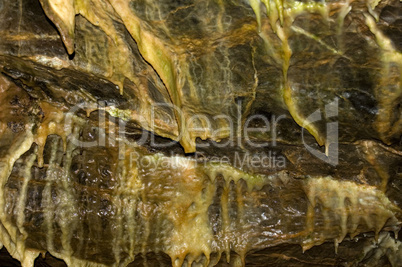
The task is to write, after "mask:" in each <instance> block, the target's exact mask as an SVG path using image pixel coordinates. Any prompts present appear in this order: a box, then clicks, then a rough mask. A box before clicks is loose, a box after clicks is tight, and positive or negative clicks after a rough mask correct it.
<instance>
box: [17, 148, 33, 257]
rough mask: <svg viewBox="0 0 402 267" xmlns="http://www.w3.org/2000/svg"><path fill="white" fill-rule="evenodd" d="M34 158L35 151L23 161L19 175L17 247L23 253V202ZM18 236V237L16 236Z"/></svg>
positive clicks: (25, 197) (25, 234)
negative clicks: (21, 181)
mask: <svg viewBox="0 0 402 267" xmlns="http://www.w3.org/2000/svg"><path fill="white" fill-rule="evenodd" d="M35 159H36V153H33V154H32V155H30V156H29V158H28V159H27V160H26V162H25V168H24V169H23V170H22V171H21V172H20V175H21V176H22V178H23V179H24V181H23V183H22V186H21V189H20V194H19V197H18V204H17V211H18V213H17V228H18V230H19V232H20V233H21V234H22V236H21V240H18V239H17V240H18V241H20V242H18V241H17V249H18V251H19V252H20V253H21V254H22V255H24V254H25V244H24V241H25V239H26V238H27V237H28V233H27V232H26V231H25V229H24V222H25V212H24V211H25V203H26V199H27V194H28V183H29V181H30V180H31V178H32V173H31V169H32V165H33V164H34V162H35ZM17 238H18V237H17Z"/></svg>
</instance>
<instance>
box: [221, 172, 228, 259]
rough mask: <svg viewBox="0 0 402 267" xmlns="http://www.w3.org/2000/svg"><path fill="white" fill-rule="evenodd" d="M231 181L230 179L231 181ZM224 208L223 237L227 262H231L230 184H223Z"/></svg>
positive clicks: (222, 200) (222, 199) (222, 204)
mask: <svg viewBox="0 0 402 267" xmlns="http://www.w3.org/2000/svg"><path fill="white" fill-rule="evenodd" d="M229 180H230V179H228V181H229ZM221 206H222V226H221V227H222V236H223V242H224V244H223V245H224V249H225V253H226V261H227V262H228V263H229V262H230V236H229V234H230V229H229V228H230V218H229V183H228V182H224V183H223V190H222V196H221Z"/></svg>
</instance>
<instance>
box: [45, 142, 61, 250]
mask: <svg viewBox="0 0 402 267" xmlns="http://www.w3.org/2000/svg"><path fill="white" fill-rule="evenodd" d="M57 150H58V139H57V138H53V139H52V145H51V152H50V160H49V167H48V169H47V171H46V185H45V188H44V189H43V197H44V202H45V211H44V217H45V225H46V244H47V250H48V251H51V252H52V251H54V244H53V242H54V231H53V219H54V218H53V215H54V210H55V203H54V202H53V201H52V183H53V181H54V180H55V179H57V174H56V173H55V171H54V170H55V168H57V162H56V161H57V159H56V157H57Z"/></svg>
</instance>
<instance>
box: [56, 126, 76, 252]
mask: <svg viewBox="0 0 402 267" xmlns="http://www.w3.org/2000/svg"><path fill="white" fill-rule="evenodd" d="M79 132H80V128H79V127H78V126H74V128H73V133H72V136H71V138H74V139H75V140H78V138H79ZM75 148H76V147H75V145H74V144H73V142H68V144H67V151H66V153H65V155H64V158H63V173H62V174H61V175H60V176H61V177H60V178H61V184H62V188H63V191H64V192H62V193H61V195H60V197H61V201H63V203H61V206H62V207H60V208H61V209H60V219H59V221H58V223H59V225H60V229H61V232H62V236H61V237H60V238H61V246H62V251H64V253H65V255H66V256H67V257H71V255H72V254H73V250H72V247H71V238H72V233H73V231H74V229H75V227H76V223H77V222H76V219H75V217H76V215H77V214H78V213H77V211H76V207H75V201H74V195H73V190H72V188H71V183H70V182H69V173H70V169H71V162H72V154H73V151H74V149H75Z"/></svg>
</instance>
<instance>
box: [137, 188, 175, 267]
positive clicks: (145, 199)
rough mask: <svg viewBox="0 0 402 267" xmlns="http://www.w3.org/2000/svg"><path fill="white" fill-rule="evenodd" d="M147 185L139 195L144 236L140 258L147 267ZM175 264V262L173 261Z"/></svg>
mask: <svg viewBox="0 0 402 267" xmlns="http://www.w3.org/2000/svg"><path fill="white" fill-rule="evenodd" d="M146 188H147V185H144V187H143V190H141V195H142V209H143V211H142V215H143V218H142V220H143V221H144V228H145V229H144V235H143V237H142V240H143V241H142V244H141V253H142V257H143V259H144V266H145V267H148V259H147V243H148V238H149V234H150V225H149V221H150V218H149V215H150V214H148V213H149V211H148V210H147V207H146V202H147V192H146V191H147V190H146ZM174 263H175V261H174Z"/></svg>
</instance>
